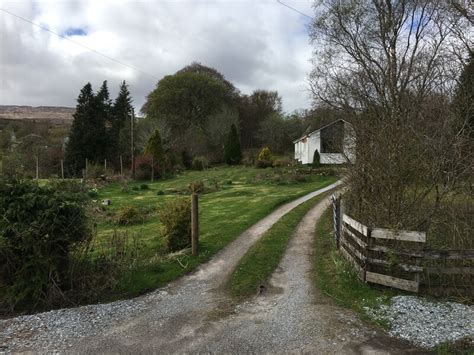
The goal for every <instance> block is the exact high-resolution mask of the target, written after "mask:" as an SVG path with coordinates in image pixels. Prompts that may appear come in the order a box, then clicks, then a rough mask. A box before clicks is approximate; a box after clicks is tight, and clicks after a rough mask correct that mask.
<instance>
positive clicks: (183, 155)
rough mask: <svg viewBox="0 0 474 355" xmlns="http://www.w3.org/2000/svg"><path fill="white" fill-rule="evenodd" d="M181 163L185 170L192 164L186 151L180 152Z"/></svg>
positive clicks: (191, 159)
mask: <svg viewBox="0 0 474 355" xmlns="http://www.w3.org/2000/svg"><path fill="white" fill-rule="evenodd" d="M181 161H182V163H183V166H184V168H185V169H190V168H191V167H192V164H193V158H192V157H191V155H190V154H189V153H188V151H187V150H186V149H184V150H183V151H182V152H181Z"/></svg>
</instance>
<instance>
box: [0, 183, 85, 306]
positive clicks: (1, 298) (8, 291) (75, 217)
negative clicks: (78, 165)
mask: <svg viewBox="0 0 474 355" xmlns="http://www.w3.org/2000/svg"><path fill="white" fill-rule="evenodd" d="M84 207H85V206H84V200H82V199H81V198H79V195H77V194H72V193H68V192H64V191H60V190H57V189H55V188H53V187H51V186H46V187H40V186H38V185H37V184H35V183H32V182H27V181H16V180H10V181H0V215H1V216H2V218H0V259H1V260H2V263H1V265H0V281H1V283H2V288H0V304H2V305H4V306H8V307H9V308H10V310H19V309H26V310H33V309H36V308H39V307H44V306H51V305H54V303H55V302H57V300H58V298H59V297H60V296H59V295H60V294H61V293H62V291H63V290H65V289H67V287H68V285H69V282H68V281H69V277H68V275H69V274H68V271H69V262H70V260H69V251H70V250H71V249H72V248H73V247H74V245H77V244H78V243H81V242H84V241H87V240H88V239H89V237H90V231H89V228H88V223H87V217H86V213H85V208H84Z"/></svg>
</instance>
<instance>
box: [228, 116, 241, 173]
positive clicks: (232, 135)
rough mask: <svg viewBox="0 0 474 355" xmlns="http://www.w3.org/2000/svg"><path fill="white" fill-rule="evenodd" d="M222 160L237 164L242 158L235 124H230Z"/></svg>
mask: <svg viewBox="0 0 474 355" xmlns="http://www.w3.org/2000/svg"><path fill="white" fill-rule="evenodd" d="M224 160H225V162H226V163H227V164H229V165H235V164H239V163H240V161H241V160H242V152H241V150H240V141H239V134H238V133H237V127H235V124H232V125H231V126H230V132H229V135H228V137H227V141H226V143H225V145H224Z"/></svg>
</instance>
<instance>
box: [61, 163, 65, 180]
mask: <svg viewBox="0 0 474 355" xmlns="http://www.w3.org/2000/svg"><path fill="white" fill-rule="evenodd" d="M61 179H63V180H64V160H62V159H61Z"/></svg>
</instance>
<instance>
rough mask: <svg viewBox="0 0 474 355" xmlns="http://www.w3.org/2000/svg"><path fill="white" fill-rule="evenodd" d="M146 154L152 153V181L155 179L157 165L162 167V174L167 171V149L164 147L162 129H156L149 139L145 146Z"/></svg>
mask: <svg viewBox="0 0 474 355" xmlns="http://www.w3.org/2000/svg"><path fill="white" fill-rule="evenodd" d="M145 154H148V155H151V157H152V164H151V181H153V179H154V173H155V165H158V166H159V167H160V169H161V175H162V176H163V175H165V173H166V171H165V170H166V162H165V159H166V156H165V149H164V148H163V141H162V140H161V136H160V131H159V130H157V129H156V130H155V132H153V134H152V135H151V136H150V138H149V139H148V142H147V144H146V147H145Z"/></svg>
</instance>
